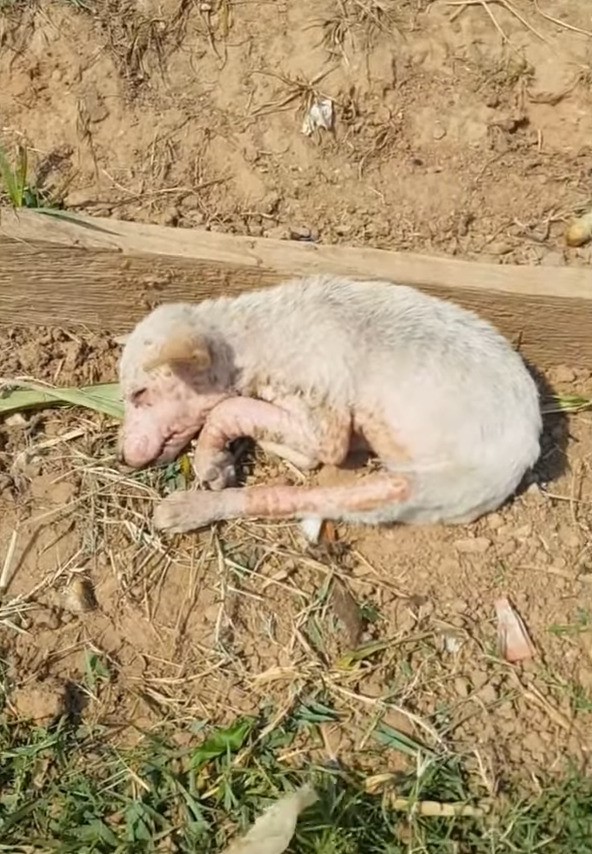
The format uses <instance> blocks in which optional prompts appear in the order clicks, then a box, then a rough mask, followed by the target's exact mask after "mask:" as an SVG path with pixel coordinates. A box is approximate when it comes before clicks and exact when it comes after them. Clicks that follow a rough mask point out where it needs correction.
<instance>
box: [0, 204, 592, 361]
mask: <svg viewBox="0 0 592 854" xmlns="http://www.w3.org/2000/svg"><path fill="white" fill-rule="evenodd" d="M321 272H331V273H341V274H344V275H353V276H362V277H364V278H374V279H375V278H386V279H390V280H392V281H396V282H399V283H401V284H407V285H414V286H416V287H419V288H421V289H422V290H425V291H427V292H429V293H433V294H435V295H437V296H441V297H444V298H446V299H452V300H455V301H456V302H458V303H459V304H461V305H464V306H466V307H467V308H471V309H474V310H476V311H478V312H479V313H480V314H481V315H482V316H484V317H486V318H488V319H490V320H491V321H493V322H494V323H495V324H496V325H497V326H498V327H499V328H500V329H501V331H502V332H504V333H505V334H506V335H507V336H508V337H509V338H510V339H511V340H512V341H513V342H514V343H515V344H516V345H517V346H519V348H520V351H521V352H522V353H523V355H524V356H525V357H526V358H527V359H529V360H530V361H531V362H533V363H534V364H536V365H539V366H541V367H543V366H549V365H553V364H560V363H567V364H572V365H581V366H584V367H589V368H592V271H591V270H589V269H588V268H585V267H554V268H550V267H522V266H511V265H496V264H481V263H474V262H469V261H459V260H457V259H454V258H449V257H428V256H423V255H417V254H413V253H406V252H389V251H384V250H378V249H367V248H356V247H347V246H341V245H338V246H324V245H316V244H309V243H296V242H291V241H278V240H269V239H266V238H250V237H236V236H233V235H228V234H217V233H213V232H207V231H204V230H198V229H175V228H166V227H162V226H152V225H143V224H140V223H133V222H123V221H118V220H111V219H99V218H90V217H83V216H79V215H76V217H75V218H74V217H72V219H71V220H69V221H66V220H64V219H61V218H60V219H58V218H55V217H51V216H47V215H44V214H41V213H39V212H36V211H30V210H23V211H18V212H14V211H12V210H7V209H3V210H2V211H0V326H14V325H17V324H40V325H44V324H48V325H58V326H65V327H71V328H76V327H81V326H82V327H84V326H86V327H89V328H93V329H96V328H104V329H109V330H112V331H114V332H121V331H126V330H127V329H129V328H130V327H131V326H132V324H133V323H134V322H135V321H136V320H137V319H138V318H139V317H141V316H142V314H143V313H145V312H146V311H147V310H148V309H149V308H151V307H152V306H154V305H156V304H157V303H159V302H163V301H174V300H200V299H204V298H206V297H214V296H218V295H221V294H233V293H239V292H241V291H245V290H249V289H252V288H256V287H260V286H265V285H271V284H274V283H276V282H279V281H281V280H282V279H286V278H287V277H290V276H294V275H302V274H307V273H321Z"/></svg>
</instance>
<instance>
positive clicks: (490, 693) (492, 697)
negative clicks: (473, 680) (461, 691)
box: [477, 682, 497, 705]
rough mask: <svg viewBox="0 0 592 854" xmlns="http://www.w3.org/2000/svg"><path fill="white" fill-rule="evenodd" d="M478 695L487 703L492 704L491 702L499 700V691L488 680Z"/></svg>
mask: <svg viewBox="0 0 592 854" xmlns="http://www.w3.org/2000/svg"><path fill="white" fill-rule="evenodd" d="M477 696H478V697H479V699H480V700H481V701H482V702H483V703H485V705H490V704H491V703H495V702H496V700H497V691H496V690H495V688H494V687H493V685H491V683H489V682H487V683H486V684H485V685H483V687H482V688H480V689H479V691H478V692H477Z"/></svg>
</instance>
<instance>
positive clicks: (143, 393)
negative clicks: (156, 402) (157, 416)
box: [131, 388, 150, 406]
mask: <svg viewBox="0 0 592 854" xmlns="http://www.w3.org/2000/svg"><path fill="white" fill-rule="evenodd" d="M131 401H132V404H133V405H134V406H150V401H149V399H148V389H147V388H139V389H136V391H134V393H133V394H132V396H131Z"/></svg>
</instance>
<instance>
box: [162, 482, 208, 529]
mask: <svg viewBox="0 0 592 854" xmlns="http://www.w3.org/2000/svg"><path fill="white" fill-rule="evenodd" d="M216 498H218V496H217V495H214V494H212V493H207V492H186V491H180V492H173V493H172V494H171V495H167V497H166V498H165V499H163V500H162V501H161V502H160V504H157V506H156V509H155V511H154V516H153V524H154V527H155V528H156V530H157V531H168V532H169V533H171V534H184V533H186V532H187V531H195V530H197V529H198V528H203V527H205V526H206V525H209V524H211V523H212V522H215V521H216V520H217V518H218V514H217V512H216V511H217V503H216V501H215V500H214V501H212V499H216Z"/></svg>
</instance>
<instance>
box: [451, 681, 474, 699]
mask: <svg viewBox="0 0 592 854" xmlns="http://www.w3.org/2000/svg"><path fill="white" fill-rule="evenodd" d="M454 690H455V692H456V693H457V694H458V696H459V697H468V696H469V694H470V692H471V688H470V685H469V683H468V681H467V680H466V679H464V678H463V677H462V676H457V677H456V679H455V680H454Z"/></svg>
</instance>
